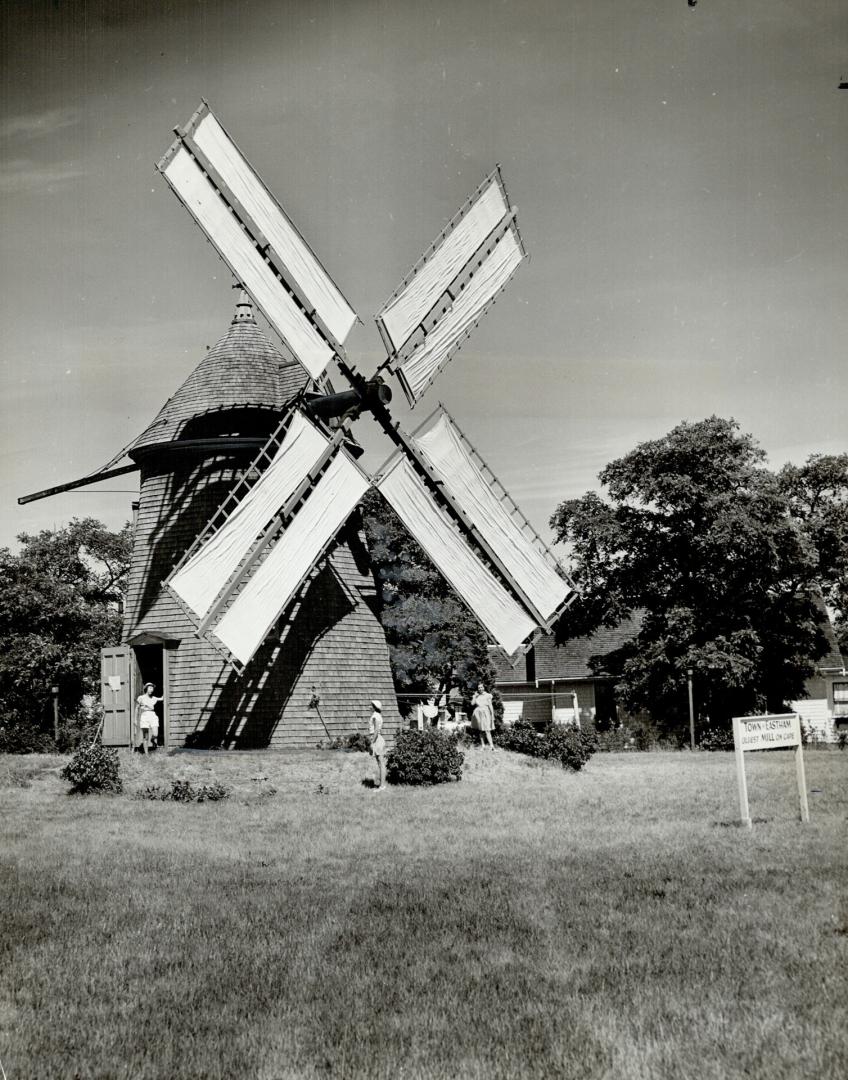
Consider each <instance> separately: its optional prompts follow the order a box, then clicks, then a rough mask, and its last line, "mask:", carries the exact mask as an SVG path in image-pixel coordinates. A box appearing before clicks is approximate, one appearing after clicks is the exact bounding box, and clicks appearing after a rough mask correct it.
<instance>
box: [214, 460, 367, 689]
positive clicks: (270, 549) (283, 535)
mask: <svg viewBox="0 0 848 1080" xmlns="http://www.w3.org/2000/svg"><path fill="white" fill-rule="evenodd" d="M328 451H329V452H328V454H327V455H326V456H325V458H324V460H323V461H322V462H321V465H320V469H319V468H318V467H316V468H315V469H314V470H312V471H310V474H309V476H307V477H306V478H305V479H304V482H303V483H302V485H301V488H300V489H299V490H298V492H297V493H296V495H295V496H293V497H292V499H291V500H289V502H288V503H287V504H286V506H285V507H283V508H282V509H281V511H280V514H279V518H278V520H277V522H276V524H277V527H276V528H275V529H273V531H271V530H269V533H270V535H263V537H262V540H261V542H260V544H258V545H257V547H256V548H255V550H254V552H253V554H252V556H251V558H250V559H249V560H248V561H247V562H246V563H245V564H244V566H243V568H242V569H241V571H240V572H239V574H238V575H237V576H236V577H235V578H234V579H233V580H232V582H231V584H230V586H228V588H227V590H226V596H225V597H224V598H223V600H220V601H218V602H217V604H218V610H217V612H216V613H215V614H214V615H210V616H209V617H208V618H207V620H206V621H207V623H208V628H206V629H205V633H204V636H205V637H206V639H207V640H209V641H213V639H214V642H213V643H217V644H220V645H222V646H223V647H224V648H225V649H226V652H227V653H228V655H229V658H230V662H231V663H232V665H233V666H234V667H235V668H236V670H237V671H239V673H241V672H243V671H244V668H245V667H246V666H247V664H248V663H249V662H250V660H251V659H252V658H253V655H254V654H255V652H256V651H257V650H258V649H259V648H260V647H261V644H262V641H263V640H264V638H265V637H267V634H268V633H269V632H270V630H271V629H272V628H273V626H274V625H275V624H276V623H277V622H278V621H279V619H280V618H281V617H282V616H283V614H284V613H285V612H286V611H287V610H288V609H289V608H290V606H291V605H292V603H294V602H295V601H296V599H297V597H298V595H299V593H300V592H301V590H302V588H303V585H304V583H305V582H306V581H307V580H308V579H309V578H310V577H311V576H312V574H313V573H314V571H315V570H316V568H317V567H318V566H319V564H320V563H321V562H322V561H323V559H324V558H325V556H326V555H327V554H328V552H329V551H330V549H331V548H332V546H333V544H334V543H335V541H336V537H337V536H338V534H339V532H340V531H341V529H342V528H344V526H345V524H346V522H347V520H348V518H349V517H350V515H351V513H352V512H353V510H354V509H355V508H356V505H357V504H358V502H359V500H360V499H361V498H362V495H363V494H364V492H365V491H366V490H367V488H368V486H369V479H368V477H367V476H366V475H365V474H364V473H363V472H362V470H361V469H360V468H359V467H358V466H357V465H356V462H355V461H354V460H353V458H352V457H351V456H350V454H349V453H348V452H347V451H346V450H345V449H344V447H343V446H342V445H341V440H339V441H338V442H335V441H333V442H332V443H331V445H330V447H329V448H328ZM341 469H347V470H348V472H349V475H350V474H353V475H354V476H355V477H357V478H358V479H359V481H360V482H361V491H359V492H358V493H357V494H356V495H355V498H354V499H353V500H352V501H351V500H349V503H350V504H349V506H347V507H346V508H343V510H342V513H341V514H340V515H338V520H337V521H336V522H335V524H333V525H332V526H331V529H330V531H329V532H328V533H327V535H326V537H325V538H324V539H323V541H322V542H321V544H320V545H319V546H317V547H315V548H314V550H312V551H311V552H310V554H309V560H308V564H307V565H305V566H304V568H303V570H302V572H300V573H299V575H298V576H297V578H296V580H294V582H293V584H292V585H291V587H290V589H289V592H288V595H287V597H286V599H285V600H284V602H283V603H282V604H279V606H278V602H277V601H275V603H274V605H273V606H274V608H275V614H274V616H273V618H271V619H270V620H268V623H267V625H266V626H265V628H264V629H263V631H262V634H261V635H259V636H258V637H257V639H256V644H255V646H253V648H252V651H251V652H250V655H249V656H248V657H247V658H246V659H245V658H241V657H240V656H238V655H237V654H236V653H235V652H234V651H233V649H232V648H231V647H230V646H228V644H227V642H226V641H224V640H223V638H222V637H221V634H220V631H221V626H222V625H223V623H224V622H225V620H227V619H228V618H232V612H233V608H234V606H235V605H236V604H237V602H238V600H239V598H240V597H241V596H242V594H243V593H244V592H245V590H247V589H250V588H252V587H253V586H254V584H255V581H256V576H257V575H259V574H261V572H262V568H263V565H264V563H265V561H266V560H267V559H272V558H275V557H276V554H277V552H276V548H277V545H278V544H285V543H287V542H289V540H290V536H291V533H290V530H291V529H292V528H296V527H297V525H298V524H299V522H298V517H299V515H301V514H303V513H304V512H306V511H307V508H309V506H310V500H311V499H312V498H313V497H317V493H318V492H319V491H320V489H321V488H322V486H323V485H325V483H326V482H328V481H329V480H330V477H331V475H332V474H333V471H334V470H336V472H339V471H340V470H341ZM310 539H312V535H311V534H310ZM295 550H296V552H297V553H298V554H299V553H300V552H301V551H302V550H305V549H304V548H302V547H299V548H296V549H295ZM213 623H214V626H213V625H212V624H213ZM201 625H203V624H201ZM198 632H201V630H200V628H199V631H198Z"/></svg>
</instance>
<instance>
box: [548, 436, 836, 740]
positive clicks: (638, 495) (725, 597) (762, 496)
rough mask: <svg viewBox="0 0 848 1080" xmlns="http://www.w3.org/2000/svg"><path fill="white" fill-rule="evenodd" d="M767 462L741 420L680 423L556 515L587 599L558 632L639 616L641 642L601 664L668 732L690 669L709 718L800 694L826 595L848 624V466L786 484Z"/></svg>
mask: <svg viewBox="0 0 848 1080" xmlns="http://www.w3.org/2000/svg"><path fill="white" fill-rule="evenodd" d="M764 459H765V454H764V453H763V451H762V450H761V449H760V448H759V447H758V446H757V445H756V443H755V442H754V440H753V439H752V437H751V436H750V435H745V434H742V433H740V430H739V425H738V424H737V423H736V422H735V421H734V420H723V419H720V418H718V417H715V416H713V417H711V418H710V419H707V420H703V421H700V422H698V423H682V424H679V425H678V426H677V427H676V428H674V430H673V431H671V432H670V433H669V434H668V435H666V436H665V437H664V438H662V439H657V440H653V441H650V442H645V443H641V444H640V445H639V446H637V447H636V449H635V450H633V451H631V452H630V453H629V454H626V455H625V456H624V457H622V458H620V459H618V460H617V461H613V462H612V463H611V464H609V465H608V466H607V467H606V468H605V469H604V470H603V471H602V472H601V474H600V477H599V479H600V481H601V483H602V484H603V485H604V487H605V488H606V489H607V493H608V495H607V497H606V498H602V497H601V496H599V495H598V494H596V493H592V492H590V493H588V494H586V495H584V496H583V498H582V499H572V500H567V501H566V502H563V503H562V504H561V505H560V506H559V507H558V508H557V510H556V512H555V513H554V515H553V517H552V518H551V526H552V528H553V529H554V530H555V532H556V538H557V540H558V541H561V542H567V543H568V544H569V545H570V546H571V550H572V553H573V556H574V559H575V568H574V576H575V578H576V580H577V583H578V584H579V586H580V588H581V590H582V592H583V596H582V603H581V604H580V606H579V608H578V610H577V611H575V610H574V608H572V609H571V610H570V611H569V613H568V617H567V620H562V621H561V624H560V627H559V628H558V633H559V635H560V636H562V635H563V634H565V633H568V635H569V636H576V635H577V634H579V633H584V632H590V631H592V630H594V629H597V628H598V627H599V626H601V625H605V626H608V627H610V626H614V625H617V624H618V623H620V622H621V621H622V620H623V619H624V618H625V617H627V616H629V615H632V614H633V613H635V612H641V613H642V616H643V617H642V621H641V629H640V630H639V632H638V633H637V634H636V635H635V636H634V637H633V638H632V639H631V640H630V641H629V642H628V643H626V645H625V646H624V647H622V648H621V649H619V650H618V651H617V652H615V653H612V654H609V655H607V656H606V657H603V658H600V657H599V658H596V661H595V662H596V665H597V666H598V667H603V669H604V670H606V671H607V672H609V673H611V674H614V675H617V676H618V677H619V678H620V683H619V689H618V693H619V696H620V698H621V700H622V702H623V703H624V704H625V705H626V706H627V707H628V708H629V709H631V710H633V711H636V710H639V709H649V710H650V711H651V713H652V714H653V715H654V717H655V718H656V719H657V720H658V721H659V722H660V724H661V726H664V727H666V728H667V729H668V730H670V731H678V732H679V731H680V730H681V729H685V725H686V723H687V718H688V702H687V695H686V671H687V668H692V669H693V671H694V673H695V675H694V677H695V680H696V682H697V686H698V699H699V705H700V707H701V708H702V709H703V710H704V711H705V712H706V713H707V714H708V715H709V716H710V718H711V720H712V721H713V722H719V723H720V722H726V721H727V720H728V718H729V717H730V716H733V715H739V714H742V713H746V712H752V711H757V710H760V711H761V710H762V709H763V708H767V709H775V710H777V709H780V708H782V707H783V705H784V703H785V702H786V701H789V700H791V699H794V698H797V697H800V696H801V695H802V694H803V686H804V682H805V680H806V679H807V678H808V677H809V676H810V675H811V674H812V673H813V671H814V666H815V661H816V660H817V659H818V658H819V657H821V656H823V655H824V653H825V652H826V649H827V642H826V638H825V635H824V633H823V629H822V622H823V610H822V603H823V601H822V590H824V594H825V596H826V597H827V598H828V600H829V602H832V603H834V604H835V605H838V606H839V610H840V612H841V613H842V615H843V616H844V613H845V599H846V597H845V574H846V570H848V542H846V537H848V528H846V495H848V455H842V456H841V457H823V456H817V457H814V458H811V459H810V461H809V462H808V463H807V465H806V466H804V467H803V468H801V469H794V468H792V467H789V466H787V468H786V469H784V470H783V471H782V472H781V473H780V474H778V475H775V474H774V473H772V472H770V471H769V470H768V469H767V468H766V467H765V466H764V464H763V462H764ZM574 616H576V618H577V622H575V620H574Z"/></svg>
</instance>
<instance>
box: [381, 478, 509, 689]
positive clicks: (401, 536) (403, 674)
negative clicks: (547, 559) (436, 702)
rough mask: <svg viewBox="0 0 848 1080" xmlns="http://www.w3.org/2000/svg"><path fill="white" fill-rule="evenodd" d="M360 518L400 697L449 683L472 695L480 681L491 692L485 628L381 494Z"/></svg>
mask: <svg viewBox="0 0 848 1080" xmlns="http://www.w3.org/2000/svg"><path fill="white" fill-rule="evenodd" d="M362 518H363V524H364V528H365V535H366V539H367V542H368V550H369V552H370V555H371V562H372V565H373V567H374V570H375V573H376V578H377V581H378V584H379V587H380V593H381V602H382V611H381V621H382V624H383V628H384V629H385V632H386V639H387V641H388V643H389V653H390V656H391V661H392V671H393V673H394V677H395V683H396V685H397V687H398V689H399V690H400V691H406V692H408V693H421V694H423V693H427V692H428V691H431V690H432V688H433V686H434V684H435V685H443V686H445V685H446V684H448V683H449V684H450V685H451V686H458V687H459V688H460V690H461V691H462V692H463V693H465V694H466V695H468V694H470V692H471V691H472V689H474V688H476V686H477V683H478V682H480V681H481V680H482V681H483V682H485V683H486V684H487V685H492V684H493V683H494V677H495V672H494V668H493V667H492V663H491V661H490V660H489V654H488V648H487V639H486V635H485V633H484V632H483V630H482V629H481V627H480V624H479V623H478V622H477V620H476V618H475V617H474V616H473V615H471V613H470V612H469V611H468V609H467V608H466V606H465V605H464V604H463V603H462V601H461V600H459V599H458V597H457V596H456V594H455V593H454V592H453V590H452V589H451V587H450V586H449V585H448V583H447V582H446V581H445V579H444V578H443V577H442V575H441V574H440V573H439V571H438V570H437V569H436V568H435V567H434V566H433V564H432V563H431V562H430V560H429V558H428V557H427V556H426V555H425V553H424V552H423V551H422V550H421V548H420V547H419V545H418V544H417V543H416V542H415V541H414V540H413V539H412V537H411V536H410V535H409V533H408V532H407V530H406V528H405V527H404V525H403V523H402V522H401V521H400V519H399V518H398V517H397V515H396V514H395V513H394V511H393V510H392V508H391V507H390V506H389V504H388V503H387V502H386V501H385V499H383V497H382V495H380V494H379V492H377V491H375V490H373V489H372V490H371V491H369V492H368V494H367V495H366V496H365V498H364V500H363V503H362Z"/></svg>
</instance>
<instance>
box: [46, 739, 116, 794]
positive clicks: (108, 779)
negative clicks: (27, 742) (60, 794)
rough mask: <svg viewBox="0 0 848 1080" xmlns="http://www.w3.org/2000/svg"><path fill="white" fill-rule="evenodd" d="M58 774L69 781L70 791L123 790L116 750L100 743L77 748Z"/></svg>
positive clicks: (114, 791)
mask: <svg viewBox="0 0 848 1080" xmlns="http://www.w3.org/2000/svg"><path fill="white" fill-rule="evenodd" d="M60 776H61V777H62V779H63V780H67V781H68V782H69V783H70V785H71V791H72V792H77V793H79V794H81V795H89V794H92V793H99V792H104V791H105V792H111V793H113V794H116V795H117V794H119V793H120V792H121V791H123V783H122V781H121V767H120V764H119V763H118V751H117V750H112V749H109V748H108V747H105V746H101V745H100V743H95V744H94V745H93V746H84V747H82V748H81V749H79V750H77V752H76V753H75V754H74V756H73V757H72V758H71V760H70V761H69V762H68V764H67V765H66V766H65V767H64V769H62V772H61V773H60Z"/></svg>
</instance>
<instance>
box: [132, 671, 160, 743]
mask: <svg viewBox="0 0 848 1080" xmlns="http://www.w3.org/2000/svg"><path fill="white" fill-rule="evenodd" d="M155 689H156V687H155V686H154V684H153V683H152V682H147V683H145V684H144V693H143V694H141V695H140V696H139V697H138V699H137V701H136V704H137V706H138V726H139V727H140V728H141V749H142V751H143V752H144V753H145V754H146V753H147V748H148V746H150V745H151V744H152V745H153V746H155V745H156V740H157V739H158V738H159V717H158V716H157V715H156V705H157V703H158V702H160V701H163V700H164V699H163V698H160V697H154V696H153V691H154V690H155Z"/></svg>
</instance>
